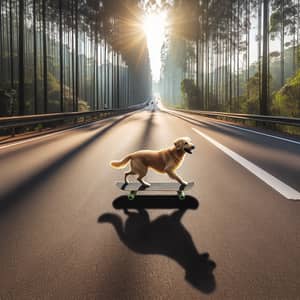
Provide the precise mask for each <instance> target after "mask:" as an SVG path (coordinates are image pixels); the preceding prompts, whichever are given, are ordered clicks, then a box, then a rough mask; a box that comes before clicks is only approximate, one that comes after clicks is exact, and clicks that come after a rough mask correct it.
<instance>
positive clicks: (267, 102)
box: [156, 0, 300, 117]
mask: <svg viewBox="0 0 300 300" xmlns="http://www.w3.org/2000/svg"><path fill="white" fill-rule="evenodd" d="M168 10H169V19H170V20H169V25H168V27H169V30H168V32H169V33H168V37H167V39H166V41H165V43H164V45H163V48H162V51H161V59H162V70H161V77H160V81H159V82H158V84H157V87H156V88H157V89H158V90H159V91H160V94H161V97H162V99H163V100H164V101H166V102H167V103H169V104H170V105H172V106H175V107H181V108H193V109H201V110H212V111H225V112H238V113H239V112H240V113H251V114H265V115H266V114H270V115H284V116H293V117H299V116H300V97H299V96H300V70H299V66H300V54H299V51H300V50H299V49H300V48H299V24H300V18H299V12H300V3H299V0H223V1H216V0H200V1H197V0H185V1H181V0H174V1H172V5H169V8H168Z"/></svg>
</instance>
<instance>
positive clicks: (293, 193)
mask: <svg viewBox="0 0 300 300" xmlns="http://www.w3.org/2000/svg"><path fill="white" fill-rule="evenodd" d="M192 130H194V131H195V132H196V133H198V134H199V135H200V136H202V137H203V138H205V139H206V140H207V141H209V142H210V143H212V144H213V145H214V146H216V147H217V148H219V149H220V150H221V151H223V152H224V153H225V154H227V155H228V156H229V157H231V158H232V159H233V160H235V161H236V162H237V163H239V164H240V165H242V166H243V167H244V168H246V169H247V170H248V171H250V172H251V173H252V174H254V175H255V176H257V177H258V178H259V179H261V180H262V181H263V182H265V183H266V184H268V185H269V186H270V187H272V188H273V189H274V190H275V191H277V192H278V193H280V194H281V195H282V196H284V197H285V198H287V199H290V200H300V193H299V192H298V191H297V190H295V189H293V188H292V187H290V186H288V185H287V184H285V183H284V182H282V181H280V180H279V179H277V178H276V177H274V176H272V175H271V174H270V173H268V172H266V171H265V170H263V169H261V168H260V167H258V166H256V165H255V164H253V163H252V162H250V161H249V160H247V159H245V158H244V157H242V156H240V155H239V154H237V153H236V152H234V151H232V150H230V149H229V148H227V147H225V146H224V145H222V144H220V143H219V142H217V141H216V140H214V139H212V138H211V137H209V136H208V135H206V134H205V133H203V132H200V131H199V130H198V129H196V128H193V127H192Z"/></svg>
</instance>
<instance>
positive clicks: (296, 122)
mask: <svg viewBox="0 0 300 300" xmlns="http://www.w3.org/2000/svg"><path fill="white" fill-rule="evenodd" d="M172 110H174V111H180V112H185V113H190V114H196V115H201V116H205V117H213V118H225V119H233V120H234V119H236V120H239V121H255V122H258V123H264V124H280V125H288V126H295V127H300V118H289V117H281V116H264V115H252V114H238V113H225V112H215V111H202V110H190V109H175V108H172Z"/></svg>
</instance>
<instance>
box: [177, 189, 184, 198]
mask: <svg viewBox="0 0 300 300" xmlns="http://www.w3.org/2000/svg"><path fill="white" fill-rule="evenodd" d="M178 198H179V200H184V199H185V194H184V192H183V191H180V192H178Z"/></svg>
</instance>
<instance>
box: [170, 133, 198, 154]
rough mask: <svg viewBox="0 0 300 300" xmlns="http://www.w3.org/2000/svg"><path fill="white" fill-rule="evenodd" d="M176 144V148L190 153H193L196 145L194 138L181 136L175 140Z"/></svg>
mask: <svg viewBox="0 0 300 300" xmlns="http://www.w3.org/2000/svg"><path fill="white" fill-rule="evenodd" d="M174 145H175V147H176V150H178V151H180V150H182V151H184V152H187V153H189V154H192V150H194V149H195V146H194V145H193V144H192V140H191V138H189V137H181V138H178V139H176V140H175V141H174Z"/></svg>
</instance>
